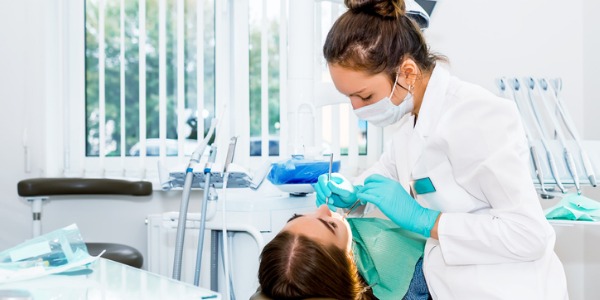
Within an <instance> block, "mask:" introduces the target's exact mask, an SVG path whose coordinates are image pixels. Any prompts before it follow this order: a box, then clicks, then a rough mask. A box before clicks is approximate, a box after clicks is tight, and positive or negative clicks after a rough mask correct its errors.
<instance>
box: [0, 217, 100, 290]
mask: <svg viewBox="0 0 600 300" xmlns="http://www.w3.org/2000/svg"><path fill="white" fill-rule="evenodd" d="M96 259H97V257H94V256H90V255H89V253H88V250H87V247H86V245H85V243H84V242H83V239H82V238H81V234H80V232H79V229H78V228H77V225H75V224H72V225H69V226H67V227H64V228H62V229H58V230H55V231H52V232H50V233H47V234H44V235H41V236H38V237H35V238H33V239H31V240H28V241H26V242H24V243H21V244H19V245H18V246H15V247H12V248H9V249H6V250H4V251H2V252H0V283H6V282H11V281H17V280H25V279H31V278H36V277H41V276H45V275H50V274H56V273H60V272H64V271H67V270H71V269H73V268H77V267H81V266H85V265H87V264H89V263H91V262H93V261H95V260H96Z"/></svg>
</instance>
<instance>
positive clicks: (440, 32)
mask: <svg viewBox="0 0 600 300" xmlns="http://www.w3.org/2000/svg"><path fill="white" fill-rule="evenodd" d="M598 9H600V3H599V2H598V1H594V0H574V1H568V2H565V1H558V0H531V1H520V0H504V1H478V0H452V1H449V0H445V1H444V0H442V1H439V2H438V5H437V6H436V8H435V10H434V12H433V14H432V20H431V24H430V28H429V29H428V30H427V31H426V36H427V39H428V41H429V42H430V44H431V48H432V50H434V51H437V52H441V54H444V55H446V56H448V58H449V59H450V62H451V65H452V70H453V73H454V74H455V75H456V76H458V77H460V78H462V79H464V80H467V81H471V82H474V83H477V84H479V85H481V86H484V87H486V88H488V89H489V90H491V91H493V92H496V93H497V88H496V86H495V84H494V79H495V78H498V77H500V76H517V77H522V76H547V77H561V78H562V79H563V97H564V99H565V100H567V109H568V110H569V112H570V113H571V115H572V116H573V118H574V119H575V122H576V125H577V127H578V129H579V131H580V132H581V133H582V134H584V136H585V137H586V138H594V139H598V138H600V130H598V128H600V126H599V125H600V124H599V122H598V118H597V115H598V114H599V113H600V102H599V101H597V100H595V99H596V98H597V96H596V95H599V94H600V93H599V92H600V91H599V89H600V87H599V85H598V81H599V79H600V78H599V75H598V74H599V73H598V70H599V67H600V56H599V55H598V53H600V20H599V19H598V18H597V12H598ZM584 26H585V27H584ZM584 125H585V130H584ZM584 194H585V195H587V196H588V197H590V198H593V199H599V200H600V192H599V191H597V189H592V188H586V189H585V193H584ZM542 201H543V203H542V205H543V206H544V207H549V206H551V205H553V204H554V203H556V202H555V201H548V200H542ZM594 227H597V226H593V227H589V226H586V227H584V226H562V227H558V226H555V229H556V233H557V242H556V247H555V249H556V252H557V254H558V255H559V257H560V258H561V261H562V262H563V264H564V266H565V272H566V273H567V280H568V286H569V294H570V296H571V299H592V298H595V297H594V296H596V295H598V294H599V293H600V288H598V287H597V286H598V285H597V283H596V281H597V280H596V279H597V278H599V276H600V271H598V269H599V268H598V265H599V264H600V255H598V254H597V253H598V250H600V239H599V237H600V228H594Z"/></svg>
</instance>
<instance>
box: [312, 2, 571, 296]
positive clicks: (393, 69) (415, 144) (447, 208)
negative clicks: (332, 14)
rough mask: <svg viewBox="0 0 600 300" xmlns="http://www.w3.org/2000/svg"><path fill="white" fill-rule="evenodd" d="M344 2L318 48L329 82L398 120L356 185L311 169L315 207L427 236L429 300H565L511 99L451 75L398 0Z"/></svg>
mask: <svg viewBox="0 0 600 300" xmlns="http://www.w3.org/2000/svg"><path fill="white" fill-rule="evenodd" d="M345 3H346V5H347V6H348V8H349V10H348V11H346V12H345V13H344V14H343V15H342V16H341V17H340V18H339V19H338V20H337V21H336V22H335V24H334V25H333V27H332V29H331V30H330V32H329V34H328V36H327V39H326V41H325V46H324V50H323V52H324V55H325V59H326V60H327V63H328V66H329V71H330V73H331V77H332V79H333V82H334V84H335V86H336V88H337V89H338V91H340V92H341V93H342V94H344V95H346V96H348V97H349V98H350V102H351V104H352V106H353V108H354V112H355V113H356V115H357V116H358V117H359V118H361V119H365V120H367V121H369V122H370V123H371V124H373V125H376V126H387V125H390V124H392V123H396V122H399V124H398V126H399V127H398V130H397V131H396V132H395V133H394V136H393V137H392V139H391V141H390V144H389V147H388V148H386V151H385V152H384V153H383V155H382V157H381V158H380V160H379V162H378V163H377V164H376V165H374V166H373V167H371V168H370V169H369V170H367V171H366V174H373V175H371V176H369V177H367V178H366V179H365V180H364V186H353V185H352V184H351V183H349V182H348V180H347V179H345V178H344V177H343V176H341V175H339V174H338V175H336V176H332V179H331V180H330V181H328V180H327V176H321V177H320V178H319V182H318V183H317V184H316V185H315V189H316V190H317V205H321V204H323V203H325V202H326V198H327V197H328V198H329V199H328V200H327V201H328V203H329V205H330V207H331V208H334V207H333V206H335V207H341V208H348V207H350V206H351V205H352V204H353V203H354V202H355V201H356V200H357V199H360V201H361V203H372V204H374V205H376V206H377V207H378V208H379V209H380V210H381V211H382V212H383V213H384V214H385V215H386V216H387V217H389V218H390V219H391V220H392V221H394V222H395V223H397V224H398V225H399V226H401V227H403V228H406V229H408V230H411V231H414V232H417V233H420V234H422V235H423V236H425V237H430V238H429V239H428V240H427V244H426V246H425V253H424V263H423V271H424V273H425V279H426V280H427V284H428V287H429V291H430V293H431V295H432V297H433V298H434V299H461V300H462V299H511V300H513V299H545V300H546V299H567V298H568V294H567V287H566V279H565V274H564V270H563V266H562V264H561V262H560V261H559V259H558V257H557V256H556V254H555V253H554V249H553V247H554V242H555V234H554V231H553V229H552V227H551V226H550V225H549V224H548V222H547V221H546V219H545V218H544V215H543V212H542V209H541V206H540V204H539V201H538V197H537V194H536V191H535V188H534V186H533V182H532V179H531V175H530V172H529V152H528V148H527V145H526V140H525V135H524V131H523V128H522V124H521V121H520V119H519V114H518V111H517V108H516V106H515V105H514V104H513V103H512V102H510V101H508V100H505V99H502V98H499V97H496V96H495V95H493V94H492V93H491V92H489V91H487V90H485V89H483V88H481V87H479V86H476V85H473V84H470V83H467V82H464V81H461V80H460V79H458V78H456V77H453V76H451V75H450V73H449V71H448V68H447V65H446V64H444V62H443V60H442V59H441V58H440V57H438V56H435V55H434V54H432V53H430V52H429V47H428V45H427V44H426V43H425V40H424V38H423V36H422V34H421V32H420V30H419V29H418V28H417V26H416V25H415V24H414V23H413V22H412V21H411V20H410V19H409V18H408V17H407V16H406V15H405V5H404V1H403V0H391V1H388V0H345ZM363 178H364V176H363ZM398 255H402V254H401V253H398Z"/></svg>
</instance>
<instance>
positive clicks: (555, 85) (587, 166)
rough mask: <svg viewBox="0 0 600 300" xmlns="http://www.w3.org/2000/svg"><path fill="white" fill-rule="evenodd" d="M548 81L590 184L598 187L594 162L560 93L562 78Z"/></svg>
mask: <svg viewBox="0 0 600 300" xmlns="http://www.w3.org/2000/svg"><path fill="white" fill-rule="evenodd" d="M548 81H550V85H548V86H547V87H548V89H549V90H550V91H551V92H552V93H550V94H551V95H552V97H553V98H554V103H555V104H556V107H557V108H558V111H559V113H560V115H561V117H562V119H563V121H564V124H565V126H566V128H567V131H569V133H570V134H571V136H572V137H573V139H574V140H575V143H576V144H577V147H578V148H579V154H580V156H581V160H582V161H583V168H584V170H585V174H586V175H587V177H588V180H589V181H590V184H592V186H593V187H596V185H597V183H596V175H595V173H594V169H593V168H592V163H591V161H590V158H589V156H588V155H587V152H586V151H585V149H584V148H583V145H582V144H581V136H580V135H579V133H578V132H577V128H576V127H575V125H574V124H573V120H572V119H571V117H570V115H568V114H567V113H566V110H565V108H564V107H563V104H562V99H561V97H560V95H559V94H560V91H561V90H562V80H561V79H560V78H556V79H554V80H548Z"/></svg>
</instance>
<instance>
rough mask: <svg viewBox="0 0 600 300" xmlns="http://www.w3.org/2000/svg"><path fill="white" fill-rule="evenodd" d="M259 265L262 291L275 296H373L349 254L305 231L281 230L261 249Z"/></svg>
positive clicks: (341, 297) (279, 297)
mask: <svg viewBox="0 0 600 300" xmlns="http://www.w3.org/2000/svg"><path fill="white" fill-rule="evenodd" d="M260 257H261V260H260V266H259V269H258V281H259V283H260V286H261V289H262V293H263V294H265V295H266V296H268V297H271V298H274V299H303V298H311V297H325V298H335V299H356V300H358V299H375V298H374V297H373V295H372V293H371V290H370V289H369V290H368V293H363V290H365V289H364V286H365V284H364V283H363V281H362V279H361V278H360V275H359V274H358V271H357V269H356V265H355V264H354V262H353V261H352V257H351V256H350V254H348V253H346V251H344V250H342V249H340V248H338V247H336V246H335V245H333V244H332V245H322V244H320V243H317V242H316V241H314V240H311V239H309V238H308V237H306V236H304V235H297V234H292V233H290V232H286V231H282V232H280V233H279V234H277V236H276V237H275V238H274V239H273V240H272V241H271V242H269V243H268V244H267V245H266V246H265V247H264V249H263V251H262V253H261V255H260Z"/></svg>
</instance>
